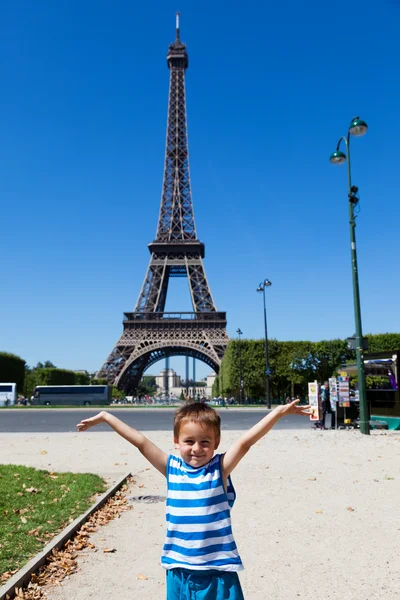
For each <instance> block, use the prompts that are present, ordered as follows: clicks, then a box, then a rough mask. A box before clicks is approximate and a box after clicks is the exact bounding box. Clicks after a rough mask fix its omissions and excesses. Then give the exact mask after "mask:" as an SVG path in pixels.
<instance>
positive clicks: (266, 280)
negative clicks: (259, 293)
mask: <svg viewBox="0 0 400 600" xmlns="http://www.w3.org/2000/svg"><path fill="white" fill-rule="evenodd" d="M271 285H272V283H271V282H270V280H269V279H265V280H264V287H270V286H271Z"/></svg>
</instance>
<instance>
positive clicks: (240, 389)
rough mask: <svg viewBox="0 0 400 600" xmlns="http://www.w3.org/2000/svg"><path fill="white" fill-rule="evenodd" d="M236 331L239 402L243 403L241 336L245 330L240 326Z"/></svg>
mask: <svg viewBox="0 0 400 600" xmlns="http://www.w3.org/2000/svg"><path fill="white" fill-rule="evenodd" d="M236 333H237V334H238V336H239V404H242V388H243V384H242V340H241V338H240V336H241V335H243V331H242V330H241V329H240V327H239V328H238V329H237V330H236Z"/></svg>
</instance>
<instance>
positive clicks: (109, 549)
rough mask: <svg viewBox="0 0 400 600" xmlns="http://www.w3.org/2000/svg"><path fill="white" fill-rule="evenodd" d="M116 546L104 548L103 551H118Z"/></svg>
mask: <svg viewBox="0 0 400 600" xmlns="http://www.w3.org/2000/svg"><path fill="white" fill-rule="evenodd" d="M116 551H117V549H116V548H104V550H103V552H116Z"/></svg>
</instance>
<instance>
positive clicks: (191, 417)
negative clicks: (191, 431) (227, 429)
mask: <svg viewBox="0 0 400 600" xmlns="http://www.w3.org/2000/svg"><path fill="white" fill-rule="evenodd" d="M182 423H199V424H200V425H201V426H202V427H212V428H213V429H214V431H215V437H216V439H217V440H219V439H220V437H221V417H220V416H219V414H218V413H217V411H215V410H214V409H213V408H211V406H208V405H207V404H203V403H202V402H192V403H191V404H185V405H184V406H181V408H178V410H177V411H176V412H175V418H174V438H175V439H177V438H178V437H179V431H180V428H181V424H182Z"/></svg>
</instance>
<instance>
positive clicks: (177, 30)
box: [176, 12, 181, 42]
mask: <svg viewBox="0 0 400 600" xmlns="http://www.w3.org/2000/svg"><path fill="white" fill-rule="evenodd" d="M179 16H180V14H179V13H178V12H177V13H176V41H177V42H180V41H181V40H180V37H179V36H180V32H179Z"/></svg>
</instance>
